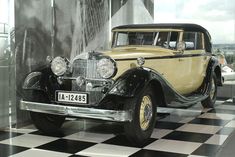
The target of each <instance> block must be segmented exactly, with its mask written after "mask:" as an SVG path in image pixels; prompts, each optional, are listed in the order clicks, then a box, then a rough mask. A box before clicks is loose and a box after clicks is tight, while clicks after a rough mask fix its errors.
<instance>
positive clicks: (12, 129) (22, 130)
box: [6, 128, 37, 134]
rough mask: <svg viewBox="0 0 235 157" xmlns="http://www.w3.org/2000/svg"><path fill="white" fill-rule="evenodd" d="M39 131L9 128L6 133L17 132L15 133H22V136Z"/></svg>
mask: <svg viewBox="0 0 235 157" xmlns="http://www.w3.org/2000/svg"><path fill="white" fill-rule="evenodd" d="M36 130H37V129H35V128H33V129H32V128H11V129H9V128H7V129H6V131H11V132H15V133H22V134H27V133H31V132H34V131H36Z"/></svg>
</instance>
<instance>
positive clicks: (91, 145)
mask: <svg viewBox="0 0 235 157" xmlns="http://www.w3.org/2000/svg"><path fill="white" fill-rule="evenodd" d="M158 112H161V113H159V114H158V121H157V123H156V126H155V129H154V132H153V134H152V136H151V138H150V139H149V140H148V142H147V143H146V144H145V145H142V146H141V147H134V146H133V145H132V144H131V143H130V142H128V140H127V139H126V138H125V136H124V135H123V134H122V133H123V130H122V127H121V125H120V124H114V123H110V122H100V121H93V120H78V121H74V120H73V121H68V122H66V123H65V124H64V125H63V128H62V129H61V131H60V132H58V133H57V134H53V135H45V134H43V133H41V132H39V131H38V130H36V129H35V128H34V126H32V125H31V126H27V127H25V128H20V129H10V130H2V131H0V157H6V156H12V157H32V156H33V157H43V156H45V157H46V156H48V157H69V156H70V157H82V156H97V157H98V156H100V157H105V156H107V157H114V156H115V157H118V156H120V157H121V156H123V157H124V156H131V157H156V156H159V157H187V156H188V157H202V156H213V157H214V156H216V153H217V152H218V151H219V150H220V149H221V148H222V145H223V144H224V143H225V141H226V139H228V138H229V136H230V135H231V134H232V133H233V132H234V130H235V105H234V104H233V103H231V102H228V101H217V102H216V107H215V109H206V110H203V109H202V107H201V105H200V104H197V105H195V106H192V107H191V108H189V109H186V110H182V109H177V110H175V109H165V108H158Z"/></svg>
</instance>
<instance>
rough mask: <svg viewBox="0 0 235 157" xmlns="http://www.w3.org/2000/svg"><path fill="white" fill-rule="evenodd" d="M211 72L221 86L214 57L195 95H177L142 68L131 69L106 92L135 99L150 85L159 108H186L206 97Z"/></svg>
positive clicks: (146, 69) (153, 72)
mask: <svg viewBox="0 0 235 157" xmlns="http://www.w3.org/2000/svg"><path fill="white" fill-rule="evenodd" d="M213 72H214V73H215V74H216V76H217V84H218V85H219V86H220V85H222V78H221V68H220V64H219V62H218V60H217V59H216V58H215V57H212V58H211V59H210V61H209V63H208V66H207V70H206V76H205V78H204V81H203V83H202V85H201V87H200V88H199V89H198V90H197V91H196V92H195V93H192V94H191V95H189V96H184V95H181V94H179V93H178V92H177V91H176V90H175V89H174V88H173V87H172V86H171V85H170V83H169V82H168V81H167V80H166V79H165V78H164V77H163V76H162V75H161V74H160V73H158V72H157V71H155V70H153V69H149V68H144V67H138V68H133V69H130V70H128V71H126V72H125V73H124V74H123V75H121V76H120V77H119V78H118V79H117V80H116V82H115V83H114V85H113V86H112V88H111V89H110V90H109V91H108V95H117V96H121V97H135V96H136V95H138V93H140V92H141V91H142V90H144V89H145V87H146V86H148V85H150V86H151V87H152V89H153V90H154V92H155V94H157V95H156V97H160V100H161V101H160V102H161V104H160V106H170V107H187V106H189V105H191V104H195V103H197V102H200V101H202V100H204V99H206V98H207V97H208V95H209V89H210V80H211V78H212V75H213Z"/></svg>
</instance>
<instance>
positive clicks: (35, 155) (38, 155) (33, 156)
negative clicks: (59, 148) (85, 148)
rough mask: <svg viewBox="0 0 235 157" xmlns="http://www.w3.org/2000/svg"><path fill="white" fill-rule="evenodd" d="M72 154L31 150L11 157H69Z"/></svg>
mask: <svg viewBox="0 0 235 157" xmlns="http://www.w3.org/2000/svg"><path fill="white" fill-rule="evenodd" d="M70 155H71V154H67V153H60V152H53V151H47V150H41V149H34V148H33V149H29V150H26V151H24V152H21V153H17V154H15V155H12V156H11V157H42V156H44V157H68V156H70Z"/></svg>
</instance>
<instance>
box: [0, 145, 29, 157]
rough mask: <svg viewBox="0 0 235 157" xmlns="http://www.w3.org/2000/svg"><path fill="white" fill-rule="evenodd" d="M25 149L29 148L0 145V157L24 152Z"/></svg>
mask: <svg viewBox="0 0 235 157" xmlns="http://www.w3.org/2000/svg"><path fill="white" fill-rule="evenodd" d="M27 149H29V148H26V147H19V146H13V145H6V144H0V157H7V156H10V155H13V154H16V153H19V152H22V151H25V150H27Z"/></svg>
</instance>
